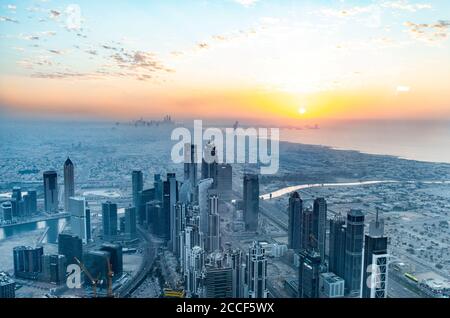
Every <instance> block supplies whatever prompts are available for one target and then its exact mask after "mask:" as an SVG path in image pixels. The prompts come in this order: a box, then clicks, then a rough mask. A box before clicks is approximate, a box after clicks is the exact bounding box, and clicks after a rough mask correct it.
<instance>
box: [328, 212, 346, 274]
mask: <svg viewBox="0 0 450 318" xmlns="http://www.w3.org/2000/svg"><path fill="white" fill-rule="evenodd" d="M345 228H346V227H345V218H344V217H343V216H342V215H340V214H339V215H336V216H335V217H334V218H333V219H331V220H330V237H329V240H330V241H329V257H328V269H329V271H330V272H333V273H335V274H336V275H337V276H339V277H341V278H343V277H344V276H345V274H344V273H345Z"/></svg>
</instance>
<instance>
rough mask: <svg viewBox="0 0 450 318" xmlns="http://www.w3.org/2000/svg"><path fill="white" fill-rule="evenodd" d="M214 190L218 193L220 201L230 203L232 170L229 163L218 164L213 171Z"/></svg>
mask: <svg viewBox="0 0 450 318" xmlns="http://www.w3.org/2000/svg"><path fill="white" fill-rule="evenodd" d="M213 179H214V185H213V187H214V189H216V190H217V191H218V192H219V193H220V200H222V201H230V200H231V198H232V187H233V168H232V166H231V165H230V164H229V163H219V164H218V165H217V167H216V169H215V176H214V178H213Z"/></svg>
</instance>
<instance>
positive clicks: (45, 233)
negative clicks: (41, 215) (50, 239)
mask: <svg viewBox="0 0 450 318" xmlns="http://www.w3.org/2000/svg"><path fill="white" fill-rule="evenodd" d="M49 229H50V228H49V227H48V226H47V227H46V228H45V230H44V232H42V234H41V235H39V237H38V239H37V240H36V247H39V246H42V241H43V240H44V238H45V236H47V233H48V230H49Z"/></svg>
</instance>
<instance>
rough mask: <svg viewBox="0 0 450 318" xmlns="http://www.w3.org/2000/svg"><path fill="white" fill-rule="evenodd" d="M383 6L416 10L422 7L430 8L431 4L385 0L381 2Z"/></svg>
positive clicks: (404, 0)
mask: <svg viewBox="0 0 450 318" xmlns="http://www.w3.org/2000/svg"><path fill="white" fill-rule="evenodd" d="M381 6H382V7H384V8H389V9H397V10H404V11H410V12H416V11H418V10H422V9H431V8H432V6H431V5H430V4H427V3H409V2H408V1H407V0H397V1H386V2H383V3H382V4H381Z"/></svg>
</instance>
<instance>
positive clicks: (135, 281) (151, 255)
mask: <svg viewBox="0 0 450 318" xmlns="http://www.w3.org/2000/svg"><path fill="white" fill-rule="evenodd" d="M137 230H138V233H139V235H140V236H141V237H142V239H144V240H145V241H146V243H147V247H146V248H145V249H144V251H143V259H144V261H143V262H142V264H141V267H140V268H139V271H138V274H137V275H135V276H134V277H132V278H131V280H130V281H128V282H127V283H125V285H124V287H122V288H121V289H120V291H119V295H120V297H121V298H128V297H130V296H131V294H132V293H133V291H135V290H136V289H137V288H138V287H139V286H140V284H142V282H143V281H144V280H145V278H146V277H147V275H148V274H149V272H150V269H151V267H152V264H153V261H154V259H155V256H156V251H157V248H158V246H156V245H155V244H154V243H153V241H152V238H151V236H150V234H149V233H148V232H147V231H146V230H143V229H142V228H140V227H139V226H138V228H137Z"/></svg>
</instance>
